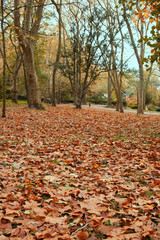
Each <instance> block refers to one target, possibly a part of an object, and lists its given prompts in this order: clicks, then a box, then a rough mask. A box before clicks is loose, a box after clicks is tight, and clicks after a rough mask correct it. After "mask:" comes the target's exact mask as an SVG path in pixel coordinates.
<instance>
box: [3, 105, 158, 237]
mask: <svg viewBox="0 0 160 240" xmlns="http://www.w3.org/2000/svg"><path fill="white" fill-rule="evenodd" d="M159 136H160V116H147V115H144V116H141V117H138V116H137V115H136V114H131V113H124V114H120V113H118V112H109V111H106V110H95V109H89V108H88V109H87V108H86V109H83V110H77V109H73V106H71V105H70V106H59V107H57V108H53V107H48V108H46V110H45V111H38V110H33V109H27V108H20V107H19V108H18V107H15V108H10V109H9V110H8V116H7V118H6V119H0V173H1V174H0V196H1V199H0V235H1V237H0V239H29V240H31V239H59V240H65V239H66V240H67V239H68V240H69V239H91V240H94V239H117V240H118V239H128V240H129V239H153V240H158V239H160V209H159V207H160V175H159V171H160V162H159V160H160V138H159Z"/></svg>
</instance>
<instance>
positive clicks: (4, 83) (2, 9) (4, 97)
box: [1, 0, 6, 117]
mask: <svg viewBox="0 0 160 240" xmlns="http://www.w3.org/2000/svg"><path fill="white" fill-rule="evenodd" d="M3 4H4V2H3V0H1V14H2V19H1V30H2V43H3V84H2V90H3V105H2V117H6V44H5V32H4V26H3V24H4V5H3Z"/></svg>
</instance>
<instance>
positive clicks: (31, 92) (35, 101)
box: [14, 0, 45, 109]
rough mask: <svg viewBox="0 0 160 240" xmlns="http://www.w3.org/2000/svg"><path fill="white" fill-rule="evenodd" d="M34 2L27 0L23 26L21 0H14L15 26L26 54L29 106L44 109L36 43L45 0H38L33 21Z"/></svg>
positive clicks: (24, 61) (24, 59)
mask: <svg viewBox="0 0 160 240" xmlns="http://www.w3.org/2000/svg"><path fill="white" fill-rule="evenodd" d="M32 2H33V1H32V0H27V1H26V6H25V13H24V18H23V23H22V27H21V15H20V9H19V6H20V1H19V0H14V26H15V32H16V35H17V38H18V41H19V43H20V46H21V47H22V49H23V54H24V56H23V63H24V69H25V75H26V92H27V101H28V106H29V107H30V108H38V109H44V107H43V105H42V104H41V97H40V89H39V83H38V79H37V74H36V70H35V63H34V43H35V41H36V37H37V35H38V30H39V27H40V22H41V19H42V12H43V7H44V2H45V1H44V0H39V1H38V4H39V6H38V8H37V10H36V11H35V19H34V20H33V21H31V16H32V11H31V9H32ZM31 22H32V25H31ZM28 35H29V36H28Z"/></svg>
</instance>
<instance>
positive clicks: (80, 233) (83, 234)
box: [77, 231, 89, 240]
mask: <svg viewBox="0 0 160 240" xmlns="http://www.w3.org/2000/svg"><path fill="white" fill-rule="evenodd" d="M77 237H78V239H79V240H83V239H87V238H88V237H89V233H88V232H87V231H78V233H77Z"/></svg>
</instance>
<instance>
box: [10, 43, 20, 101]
mask: <svg viewBox="0 0 160 240" xmlns="http://www.w3.org/2000/svg"><path fill="white" fill-rule="evenodd" d="M21 65H22V55H21V51H20V47H19V49H18V52H17V58H16V66H15V70H14V72H13V89H12V102H14V103H17V98H18V94H17V93H18V91H17V78H18V72H19V69H20V67H21Z"/></svg>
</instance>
